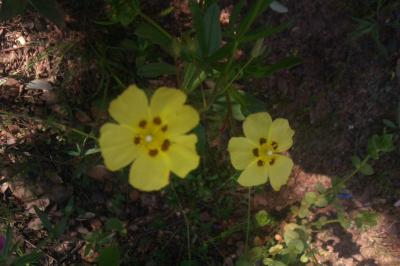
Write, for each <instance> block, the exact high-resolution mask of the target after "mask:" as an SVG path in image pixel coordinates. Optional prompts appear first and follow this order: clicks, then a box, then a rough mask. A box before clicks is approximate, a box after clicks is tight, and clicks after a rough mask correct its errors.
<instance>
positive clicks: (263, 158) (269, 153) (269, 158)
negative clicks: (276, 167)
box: [252, 138, 278, 166]
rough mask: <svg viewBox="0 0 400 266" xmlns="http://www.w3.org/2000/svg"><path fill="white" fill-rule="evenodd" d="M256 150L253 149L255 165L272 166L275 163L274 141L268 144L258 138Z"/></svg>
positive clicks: (276, 145)
mask: <svg viewBox="0 0 400 266" xmlns="http://www.w3.org/2000/svg"><path fill="white" fill-rule="evenodd" d="M259 144H260V145H259V146H258V148H254V149H253V151H252V152H253V155H254V156H255V157H256V158H257V165H258V166H264V165H273V164H274V163H275V160H276V158H275V156H274V154H275V153H276V150H277V148H278V144H277V143H276V142H275V141H272V142H271V143H269V142H268V141H267V139H265V138H260V141H259Z"/></svg>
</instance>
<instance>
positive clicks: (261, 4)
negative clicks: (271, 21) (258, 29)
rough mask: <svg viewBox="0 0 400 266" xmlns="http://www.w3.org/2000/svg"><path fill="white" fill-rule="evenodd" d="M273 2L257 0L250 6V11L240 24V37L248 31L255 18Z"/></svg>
mask: <svg viewBox="0 0 400 266" xmlns="http://www.w3.org/2000/svg"><path fill="white" fill-rule="evenodd" d="M271 3H272V0H257V1H256V2H255V3H254V5H253V6H252V7H251V8H250V11H249V12H248V13H247V15H246V16H245V17H244V18H243V20H242V22H241V23H240V25H239V29H238V33H237V35H238V36H239V38H240V37H241V36H243V35H244V34H246V33H247V31H248V30H249V28H250V27H251V25H252V24H253V22H254V21H255V19H256V18H257V17H258V16H259V15H260V14H261V13H263V12H264V11H265V9H266V8H267V7H268V6H269V5H270V4H271Z"/></svg>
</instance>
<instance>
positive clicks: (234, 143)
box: [228, 137, 257, 170]
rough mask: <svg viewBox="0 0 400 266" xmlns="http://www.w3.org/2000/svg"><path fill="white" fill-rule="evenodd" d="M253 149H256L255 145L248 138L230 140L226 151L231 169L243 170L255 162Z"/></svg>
mask: <svg viewBox="0 0 400 266" xmlns="http://www.w3.org/2000/svg"><path fill="white" fill-rule="evenodd" d="M255 148H257V145H256V144H255V143H254V141H252V140H250V139H248V138H243V137H238V138H237V137H234V138H231V139H230V140H229V144H228V151H229V154H230V156H231V162H232V165H233V167H235V169H237V170H243V169H245V168H246V167H247V166H248V165H249V164H250V163H251V162H253V161H254V160H256V156H255V155H254V153H253V150H254V149H255Z"/></svg>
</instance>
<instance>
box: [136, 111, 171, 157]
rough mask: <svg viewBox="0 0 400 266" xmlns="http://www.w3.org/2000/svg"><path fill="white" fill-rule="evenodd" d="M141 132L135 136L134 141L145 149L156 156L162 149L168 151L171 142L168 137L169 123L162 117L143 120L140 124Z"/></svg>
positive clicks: (152, 155)
mask: <svg viewBox="0 0 400 266" xmlns="http://www.w3.org/2000/svg"><path fill="white" fill-rule="evenodd" d="M138 126H139V132H138V133H137V134H136V135H135V136H134V143H135V144H136V145H138V146H141V147H142V148H144V149H143V151H145V152H146V153H148V154H149V155H150V156H151V157H155V156H157V155H158V154H159V152H160V151H163V152H166V151H167V150H168V149H169V147H170V145H171V142H170V141H169V140H168V139H167V136H166V132H167V131H168V125H167V124H164V123H163V121H162V120H161V118H160V117H158V116H157V117H154V118H153V119H151V120H141V121H140V122H139V124H138Z"/></svg>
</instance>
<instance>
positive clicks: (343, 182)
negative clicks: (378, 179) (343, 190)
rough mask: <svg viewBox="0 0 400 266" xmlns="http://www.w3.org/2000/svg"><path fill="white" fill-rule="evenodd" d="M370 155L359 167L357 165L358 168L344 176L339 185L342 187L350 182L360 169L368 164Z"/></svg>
mask: <svg viewBox="0 0 400 266" xmlns="http://www.w3.org/2000/svg"><path fill="white" fill-rule="evenodd" d="M369 158H370V157H369V155H367V156H366V157H365V158H364V160H363V161H362V162H361V163H360V165H359V167H357V168H356V169H354V171H353V172H351V173H350V174H349V175H348V176H346V177H345V178H343V180H342V181H340V182H339V183H338V184H337V186H339V187H341V186H343V185H345V184H346V183H347V182H349V180H350V179H352V178H353V177H354V176H355V175H356V174H357V173H358V172H360V169H361V168H362V167H363V166H364V164H366V163H367V162H368V160H369Z"/></svg>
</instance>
